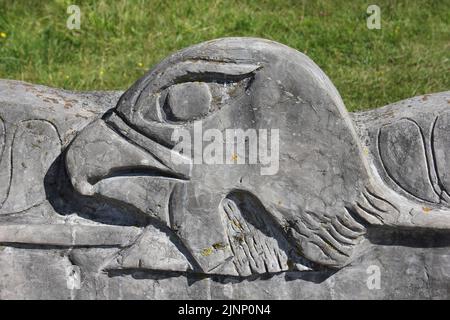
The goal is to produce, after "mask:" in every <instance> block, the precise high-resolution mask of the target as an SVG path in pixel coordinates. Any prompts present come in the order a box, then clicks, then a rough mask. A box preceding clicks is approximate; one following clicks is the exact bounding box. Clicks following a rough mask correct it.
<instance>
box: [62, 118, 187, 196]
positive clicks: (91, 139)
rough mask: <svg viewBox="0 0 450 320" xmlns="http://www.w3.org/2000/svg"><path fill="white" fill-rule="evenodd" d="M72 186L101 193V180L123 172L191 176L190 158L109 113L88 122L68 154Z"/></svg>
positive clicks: (173, 177)
mask: <svg viewBox="0 0 450 320" xmlns="http://www.w3.org/2000/svg"><path fill="white" fill-rule="evenodd" d="M66 168H67V171H68V174H69V177H70V179H71V182H72V185H73V187H74V188H75V189H76V190H77V191H78V192H79V193H81V194H83V195H94V194H97V193H99V184H100V182H101V181H103V180H105V179H108V178H114V177H123V176H134V177H136V176H146V177H148V176H151V177H164V178H168V179H176V180H181V181H186V180H189V177H190V175H191V169H192V163H191V161H190V159H187V158H186V157H183V156H182V155H181V154H179V153H177V152H174V151H172V150H171V149H169V148H167V147H165V146H162V145H160V144H158V143H157V142H155V141H153V140H151V139H149V138H148V137H146V136H144V135H142V134H140V133H139V132H137V131H135V130H134V129H132V128H131V127H130V126H128V125H127V124H126V123H125V122H124V121H123V120H122V119H121V118H120V117H119V116H117V115H116V114H115V113H113V112H111V113H108V114H107V115H106V116H105V117H104V118H103V119H98V120H96V121H94V122H93V123H91V124H90V125H89V126H87V127H86V128H85V129H83V131H82V132H81V133H80V134H79V135H78V136H77V137H76V138H75V139H74V141H73V142H72V143H71V145H70V146H69V148H68V151H67V154H66Z"/></svg>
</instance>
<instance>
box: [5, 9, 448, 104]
mask: <svg viewBox="0 0 450 320" xmlns="http://www.w3.org/2000/svg"><path fill="white" fill-rule="evenodd" d="M75 3H76V4H78V5H79V6H80V8H81V14H82V15H81V29H80V30H69V29H67V27H66V20H67V18H68V16H69V15H68V14H67V12H66V10H67V7H68V5H70V4H75ZM372 3H376V4H377V5H378V6H380V8H381V27H382V28H381V30H369V29H367V27H366V18H367V13H366V9H367V7H368V5H369V4H372ZM225 36H256V37H263V38H268V39H272V40H276V41H279V42H282V43H284V44H287V45H289V46H291V47H294V48H296V49H298V50H300V51H302V52H304V53H306V54H307V55H309V56H310V57H311V58H312V59H313V60H314V61H315V62H316V63H317V64H318V65H319V66H320V67H321V68H323V69H324V70H325V72H326V73H327V74H328V75H329V77H330V78H331V79H332V81H333V82H334V84H335V85H336V87H337V88H338V90H339V92H340V93H341V95H342V97H343V99H344V102H345V103H346V105H347V107H348V108H349V109H350V110H358V109H365V108H372V107H378V106H382V105H385V104H387V103H390V102H394V101H397V100H400V99H403V98H407V97H411V96H414V95H418V94H423V93H430V92H437V91H444V90H450V0H445V1H433V0H429V1H387V0H384V1H381V0H380V1H379V0H377V1H370V2H366V1H348V0H347V1H344V0H335V1H324V0H322V1H300V0H292V1H282V0H260V1H251V0H247V1H243V0H241V1H230V0H228V1H217V0H216V1H213V0H199V1H187V0H171V1H142V0H134V1H131V0H127V1H125V0H115V1H108V0H98V1H76V2H75V1H63V0H59V1H33V0H0V78H10V79H18V80H24V81H28V82H33V83H41V84H46V85H50V86H55V87H63V88H67V89H76V90H94V89H95V90H100V89H104V90H106V89H126V88H127V87H129V86H130V85H131V84H132V83H133V82H134V81H135V80H136V79H138V78H139V77H140V76H142V75H143V74H144V72H145V71H146V70H148V69H149V68H150V67H151V66H152V65H154V64H155V63H157V62H158V61H159V60H161V59H162V58H164V57H165V56H167V55H168V54H170V53H171V52H173V51H176V50H178V49H181V48H183V47H186V46H189V45H192V44H195V43H198V42H201V41H204V40H209V39H213V38H218V37H225Z"/></svg>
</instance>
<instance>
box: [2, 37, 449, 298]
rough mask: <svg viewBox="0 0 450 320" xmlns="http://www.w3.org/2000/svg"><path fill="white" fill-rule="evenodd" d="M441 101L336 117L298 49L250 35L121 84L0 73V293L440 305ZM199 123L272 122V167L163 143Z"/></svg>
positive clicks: (444, 259)
mask: <svg viewBox="0 0 450 320" xmlns="http://www.w3.org/2000/svg"><path fill="white" fill-rule="evenodd" d="M449 111H450V92H443V93H436V94H430V95H425V96H421V97H415V98H411V99H408V100H404V101H400V102H397V103H394V104H392V105H388V106H385V107H382V108H379V109H376V110H372V111H367V112H361V113H355V114H349V113H348V112H347V111H346V109H345V106H344V104H343V102H342V100H341V98H340V96H339V94H338V92H337V90H336V89H335V87H334V86H333V84H332V83H331V81H330V80H329V79H328V78H327V76H326V75H325V74H324V73H323V72H322V71H321V70H320V68H319V67H318V66H317V65H315V64H314V62H312V61H311V60H310V59H309V58H308V57H307V56H305V55H303V54H302V53H300V52H298V51H296V50H294V49H291V48H288V47H286V46H284V45H281V44H278V43H275V42H271V41H268V40H262V39H253V38H225V39H219V40H213V41H209V42H205V43H202V44H199V45H195V46H192V47H189V48H187V49H184V50H182V51H179V52H177V53H175V54H173V55H172V56H170V57H168V58H167V59H165V60H163V61H162V62H161V63H160V64H158V65H157V66H156V67H154V68H153V69H152V70H150V71H149V72H148V73H147V74H146V75H145V76H144V77H143V78H141V79H140V80H138V81H137V82H136V83H135V84H134V85H133V86H132V87H131V88H129V89H128V90H127V91H126V92H125V93H124V94H122V93H121V92H91V93H77V92H68V91H64V90H59V89H51V88H47V87H43V86H38V85H31V84H26V83H23V82H18V81H8V80H2V81H0V182H1V183H0V245H1V246H0V299H8V298H20V299H31V298H50V299H134V298H138V299H172V298H188V299H217V298H226V299H228V298H230V299H256V298H261V299H266V298H271V299H317V298H325V299H349V298H351V299H353V298H364V299H390V298H427V299H428V298H438V299H439V298H440V299H448V298H449V297H450V266H449V262H450V248H449V247H450V230H449V229H450V208H449V206H450V205H449V198H450V196H449V193H448V192H450V191H448V190H449V189H448V188H449V187H450V169H449V167H448V165H447V163H448V161H447V160H449V159H448V157H450V151H449V150H450V149H449V147H450V140H449V138H448V137H449V136H448V134H447V133H448V131H449V130H450V119H449ZM200 120H201V123H202V129H203V131H206V130H207V129H215V130H216V132H219V133H225V132H226V130H228V129H242V130H248V129H255V130H256V129H267V130H274V129H277V130H279V164H278V165H279V166H278V170H276V171H275V172H272V173H273V174H262V172H263V169H267V164H265V163H263V162H262V161H259V162H257V163H255V164H251V163H248V162H245V161H244V162H245V163H244V164H241V163H239V162H240V160H242V159H246V157H247V155H246V154H241V153H239V152H238V151H239V150H238V151H237V152H236V153H234V154H233V156H232V159H226V160H232V161H231V163H225V164H220V163H214V164H209V163H205V162H197V161H195V155H197V150H195V147H193V150H191V151H192V154H193V155H194V159H189V157H187V156H186V154H181V153H177V152H174V151H173V150H172V149H173V147H174V145H175V141H173V140H172V134H173V132H174V131H175V130H181V129H183V130H185V132H189V133H191V134H192V136H193V137H195V134H196V133H195V132H196V131H195V128H196V123H198V121H200ZM224 135H225V134H224ZM200 138H201V137H200ZM224 147H226V146H224ZM224 150H225V149H224ZM225 151H226V150H225ZM224 154H225V155H226V156H229V154H228V153H226V152H224ZM186 160H189V161H186ZM377 275H379V278H376V277H377ZM374 277H375V278H376V279H379V282H377V281H378V280H376V281H375V282H373V281H374V279H375V278H374ZM374 283H375V285H374ZM378 284H379V287H378Z"/></svg>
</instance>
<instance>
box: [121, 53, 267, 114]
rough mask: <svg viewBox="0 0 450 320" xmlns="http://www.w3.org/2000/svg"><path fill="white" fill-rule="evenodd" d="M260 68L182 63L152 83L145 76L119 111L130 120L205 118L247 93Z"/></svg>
mask: <svg viewBox="0 0 450 320" xmlns="http://www.w3.org/2000/svg"><path fill="white" fill-rule="evenodd" d="M259 68H260V66H259V65H251V64H236V63H223V62H209V61H202V60H199V61H187V62H180V63H178V64H177V65H176V66H172V67H170V68H168V69H166V70H165V71H164V72H163V73H161V74H160V76H159V77H157V76H154V80H153V81H152V82H149V83H147V82H146V81H145V79H144V81H143V83H145V85H144V87H143V88H141V89H138V88H134V90H132V91H131V92H129V93H127V94H125V95H124V98H123V99H122V100H123V101H122V102H120V103H119V106H118V111H119V113H122V114H124V115H125V116H126V117H127V118H128V119H129V121H130V122H136V121H138V120H136V119H139V118H141V119H143V120H144V121H149V122H159V123H180V122H181V123H183V122H190V121H195V120H198V119H202V118H204V117H207V116H208V115H210V114H212V113H214V112H216V111H217V110H219V109H220V108H222V107H223V106H224V105H226V104H231V103H232V102H233V101H236V99H238V98H239V97H241V96H243V95H244V94H245V92H246V90H247V89H248V87H249V84H250V83H251V80H252V79H253V77H254V75H255V72H256V70H258V69H259ZM133 96H134V97H136V98H132V97H133ZM133 99H135V100H134V101H135V103H134V105H133V104H132V100H133ZM130 103H131V104H132V105H130ZM136 112H137V113H138V114H139V116H138V117H136V114H135V113H136Z"/></svg>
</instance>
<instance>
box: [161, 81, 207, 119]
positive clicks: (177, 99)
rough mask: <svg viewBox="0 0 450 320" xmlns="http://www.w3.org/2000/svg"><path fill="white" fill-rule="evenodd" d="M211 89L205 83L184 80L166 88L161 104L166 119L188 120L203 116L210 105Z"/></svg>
mask: <svg viewBox="0 0 450 320" xmlns="http://www.w3.org/2000/svg"><path fill="white" fill-rule="evenodd" d="M211 100H212V96H211V91H210V89H209V86H208V85H207V84H206V83H202V82H186V83H181V84H176V85H174V86H172V87H170V88H169V89H168V93H167V98H166V100H165V103H164V105H163V111H164V113H165V115H166V119H168V120H171V121H177V120H178V121H188V120H193V119H198V118H201V117H204V116H206V115H207V114H208V112H209V110H210V107H211Z"/></svg>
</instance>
